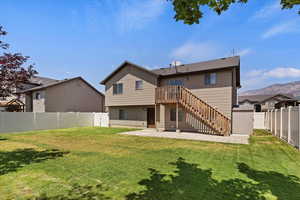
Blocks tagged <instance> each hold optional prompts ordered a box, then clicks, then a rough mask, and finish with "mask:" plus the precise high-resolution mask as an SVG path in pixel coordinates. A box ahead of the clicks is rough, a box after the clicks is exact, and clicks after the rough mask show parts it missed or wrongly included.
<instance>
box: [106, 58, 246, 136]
mask: <svg viewBox="0 0 300 200" xmlns="http://www.w3.org/2000/svg"><path fill="white" fill-rule="evenodd" d="M101 84H103V85H105V106H106V107H107V109H108V112H109V117H110V125H111V126H126V127H142V128H146V127H150V128H154V127H155V128H157V129H158V130H160V131H164V130H176V131H198V132H203V133H211V134H220V135H229V134H230V133H231V127H232V124H231V123H232V120H231V119H232V110H233V107H234V106H235V105H237V89H238V88H240V87H241V86H240V58H239V57H238V56H235V57H228V58H222V59H216V60H211V61H206V62H198V63H192V64H184V65H179V66H170V67H167V68H160V69H155V70H148V69H145V68H143V67H141V66H138V65H136V64H133V63H131V62H128V61H125V62H124V63H123V64H121V65H120V66H119V67H118V68H117V69H116V70H115V71H113V72H112V73H111V74H110V75H108V76H107V77H106V78H105V79H104V80H103V81H102V82H101Z"/></svg>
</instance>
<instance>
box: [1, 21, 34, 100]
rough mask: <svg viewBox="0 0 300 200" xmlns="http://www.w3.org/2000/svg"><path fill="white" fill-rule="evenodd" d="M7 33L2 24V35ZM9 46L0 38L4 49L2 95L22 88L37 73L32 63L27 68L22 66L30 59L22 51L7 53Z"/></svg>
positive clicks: (8, 94)
mask: <svg viewBox="0 0 300 200" xmlns="http://www.w3.org/2000/svg"><path fill="white" fill-rule="evenodd" d="M6 34H7V32H6V31H5V30H3V27H2V26H0V37H2V36H5V35H6ZM8 48H9V45H8V44H7V43H5V42H3V41H1V40H0V49H2V50H3V51H4V52H2V53H3V54H2V55H0V97H7V96H10V95H11V94H13V92H14V91H15V89H16V88H17V89H22V88H23V85H24V83H26V82H28V81H29V79H30V78H31V77H32V76H33V75H34V74H37V72H36V71H35V70H34V69H33V66H32V65H29V66H28V67H27V68H25V67H22V66H23V65H24V64H25V63H26V62H27V60H28V59H29V57H28V56H23V55H22V54H20V53H7V52H5V51H6V50H7V49H8Z"/></svg>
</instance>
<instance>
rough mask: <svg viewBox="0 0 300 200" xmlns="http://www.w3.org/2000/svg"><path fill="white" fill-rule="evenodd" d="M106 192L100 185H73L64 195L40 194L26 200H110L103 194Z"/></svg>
mask: <svg viewBox="0 0 300 200" xmlns="http://www.w3.org/2000/svg"><path fill="white" fill-rule="evenodd" d="M106 190H107V189H106V188H105V187H104V186H103V185H102V184H98V185H96V186H90V185H78V184H75V185H72V187H71V189H70V190H69V191H68V192H67V193H66V194H65V195H57V196H47V195H46V194H42V195H40V196H39V197H33V198H29V199H28V200H112V198H110V197H108V196H106V195H105V194H103V192H105V191H106Z"/></svg>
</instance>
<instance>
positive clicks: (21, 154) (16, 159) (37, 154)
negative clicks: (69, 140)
mask: <svg viewBox="0 0 300 200" xmlns="http://www.w3.org/2000/svg"><path fill="white" fill-rule="evenodd" d="M66 153H67V152H61V151H59V150H56V149H52V150H44V151H36V150H34V149H31V148H30V149H18V150H15V151H9V152H0V176H1V175H4V174H7V173H9V172H15V171H17V170H18V169H19V168H22V167H24V166H25V165H29V164H31V163H39V162H43V161H45V160H49V159H55V158H57V157H62V156H63V155H64V154H66Z"/></svg>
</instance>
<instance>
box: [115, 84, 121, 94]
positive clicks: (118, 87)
mask: <svg viewBox="0 0 300 200" xmlns="http://www.w3.org/2000/svg"><path fill="white" fill-rule="evenodd" d="M113 94H123V83H117V84H113Z"/></svg>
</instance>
